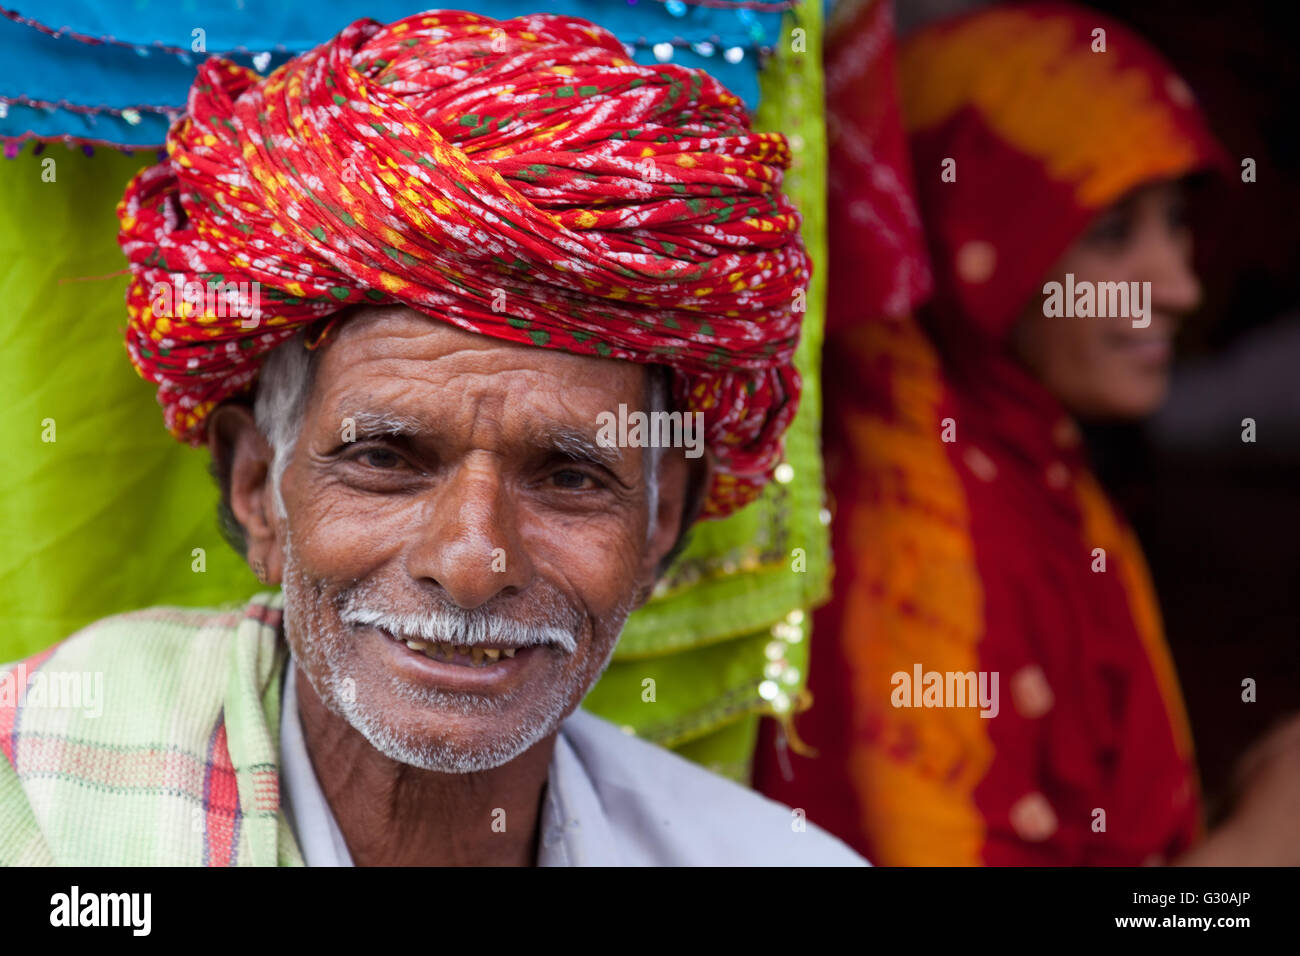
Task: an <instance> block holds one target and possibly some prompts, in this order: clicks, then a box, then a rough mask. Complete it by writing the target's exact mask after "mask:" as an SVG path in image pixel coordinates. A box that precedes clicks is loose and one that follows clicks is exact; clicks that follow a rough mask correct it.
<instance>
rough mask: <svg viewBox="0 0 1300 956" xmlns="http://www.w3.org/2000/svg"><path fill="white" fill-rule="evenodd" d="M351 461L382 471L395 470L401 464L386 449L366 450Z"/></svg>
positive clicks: (396, 457)
mask: <svg viewBox="0 0 1300 956" xmlns="http://www.w3.org/2000/svg"><path fill="white" fill-rule="evenodd" d="M353 460H354V461H358V462H360V463H361V464H363V465H367V466H369V467H371V468H381V469H384V470H390V469H393V468H397V467H398V466H400V465H401V464H402V459H401V458H400V457H399V456H398V455H397V454H396V453H395V452H392V451H389V450H388V449H387V448H368V449H366V450H365V451H363V452H360V453H359V454H358V455H357V456H356V457H355V458H354V459H353Z"/></svg>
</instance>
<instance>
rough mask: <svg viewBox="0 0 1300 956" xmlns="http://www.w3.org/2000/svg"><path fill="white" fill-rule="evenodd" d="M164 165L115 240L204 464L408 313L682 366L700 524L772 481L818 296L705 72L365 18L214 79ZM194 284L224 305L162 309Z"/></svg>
mask: <svg viewBox="0 0 1300 956" xmlns="http://www.w3.org/2000/svg"><path fill="white" fill-rule="evenodd" d="M167 153H168V159H167V161H165V162H163V163H160V164H158V165H156V166H151V167H149V168H148V169H145V170H143V171H142V172H141V173H140V174H139V175H138V176H136V177H135V179H134V180H132V182H131V183H130V185H129V186H128V187H127V190H126V195H125V196H124V197H123V199H122V202H121V203H120V204H119V207H118V218H119V219H120V221H121V227H122V231H121V237H120V241H121V244H122V248H123V250H124V252H125V253H126V256H127V258H128V260H129V262H130V269H131V276H132V278H131V283H130V286H129V288H128V290H127V310H128V312H129V315H130V322H129V326H128V330H127V350H128V352H129V353H130V356H131V360H132V362H133V364H134V365H135V367H136V369H137V370H138V371H139V373H140V375H141V376H142V377H144V378H146V379H148V380H149V381H151V382H155V383H157V385H158V400H159V402H160V404H161V405H162V406H163V409H164V417H165V419H166V423H167V427H168V429H169V430H170V431H171V432H172V433H173V434H174V435H175V436H176V437H178V438H181V439H184V440H187V441H189V442H191V443H192V444H195V445H197V444H199V443H200V442H201V441H202V440H203V437H204V423H205V421H206V418H207V415H208V414H209V413H210V412H211V411H212V409H213V408H215V407H216V405H217V404H218V403H220V402H222V401H223V400H225V399H228V398H231V397H233V396H235V395H238V394H240V393H244V392H247V391H248V390H250V389H251V388H252V387H253V384H254V382H255V379H256V376H257V373H258V369H259V368H260V366H261V363H262V361H263V360H264V359H265V357H266V354H267V353H268V352H269V351H270V350H271V349H273V348H275V346H277V345H279V344H280V343H281V342H284V341H285V340H286V339H288V338H290V337H291V336H292V335H293V334H294V333H295V332H296V331H298V330H299V329H301V328H304V327H307V326H312V329H311V330H310V332H309V334H308V340H309V344H310V345H312V346H314V345H315V344H318V343H319V342H320V341H321V339H322V338H323V337H324V335H325V334H327V333H328V331H329V327H330V325H331V324H332V323H331V322H330V321H329V319H328V317H329V316H330V315H332V314H334V313H337V312H339V311H340V310H341V309H344V308H347V307H349V306H353V305H363V304H378V305H382V304H403V305H407V306H410V307H412V308H415V309H418V310H419V311H421V312H424V313H427V314H428V315H430V316H433V317H434V318H437V319H440V320H442V321H446V322H449V323H451V324H453V325H456V326H458V327H460V328H463V329H467V330H469V331H473V332H479V333H482V334H484V335H489V336H493V337H496V338H500V339H504V340H507V341H510V342H519V343H524V344H532V345H537V346H543V347H546V348H556V349H562V350H564V351H568V352H575V353H579V354H584V355H596V356H602V357H607V358H615V359H623V360H627V361H633V362H641V363H658V364H664V365H668V366H670V367H672V368H673V369H675V370H676V371H677V372H678V373H679V374H678V375H677V376H676V382H677V385H676V388H677V395H676V398H677V401H678V403H679V405H680V407H682V408H683V410H685V411H691V412H694V411H699V412H702V413H703V414H704V424H705V436H706V442H707V444H708V447H709V449H710V451H711V453H712V455H713V457H714V461H715V464H716V472H715V475H716V477H715V480H714V483H713V486H712V487H711V489H710V492H709V496H708V500H707V502H706V506H705V514H706V515H710V516H715V517H716V516H721V515H724V514H727V513H729V512H730V511H732V510H733V509H734V508H736V507H739V506H740V505H742V504H745V503H746V502H748V501H750V500H751V499H753V498H754V497H755V496H756V494H757V492H758V489H759V488H761V486H762V485H763V483H764V482H765V481H766V480H767V479H768V478H769V477H770V475H771V473H772V470H773V469H774V467H775V466H776V464H777V463H778V462H779V460H780V456H781V436H782V434H783V433H784V431H785V429H786V427H787V426H788V425H789V423H790V420H791V419H792V418H793V417H794V412H795V407H796V405H797V403H798V396H799V376H798V374H797V372H796V371H795V369H794V366H793V364H792V357H793V353H794V349H795V345H796V344H797V341H798V335H799V325H800V318H801V313H802V309H803V290H804V288H805V286H806V283H807V281H808V275H809V262H808V259H807V256H806V254H805V252H804V249H803V246H802V243H801V242H800V239H799V223H800V220H799V215H798V213H797V212H796V211H795V209H794V207H793V206H792V204H791V203H790V201H789V200H788V199H787V198H786V197H785V196H784V195H783V194H782V193H781V191H780V186H781V180H782V170H783V169H785V168H786V167H788V166H789V162H790V153H789V148H788V146H787V145H786V142H785V139H784V137H782V136H781V135H779V134H776V133H754V132H752V131H751V130H750V127H749V119H748V116H747V114H746V113H745V110H744V106H743V104H742V103H741V102H740V100H739V99H738V98H737V97H735V96H734V95H732V94H731V93H730V92H728V91H727V90H726V89H725V88H724V87H723V86H722V85H721V84H719V83H718V82H717V81H716V80H715V79H713V78H712V77H711V76H709V75H708V74H707V73H704V72H701V71H697V70H691V69H686V68H684V67H680V66H674V65H661V66H653V67H650V66H640V65H638V64H636V63H634V62H632V61H631V60H630V59H629V58H628V57H627V55H626V52H625V50H624V48H623V46H622V44H621V43H620V42H619V41H618V40H617V39H616V38H615V37H614V36H613V35H612V34H610V33H608V32H607V31H605V30H603V29H601V28H599V27H596V26H594V25H592V24H591V23H588V22H587V21H585V20H580V19H577V18H573V17H561V16H552V15H545V14H539V15H536V16H529V17H520V18H517V19H514V20H504V21H496V20H492V19H489V18H487V17H483V16H478V15H476V14H472V13H459V12H450V11H435V12H431V13H426V14H420V15H418V16H413V17H408V18H406V19H404V20H399V21H397V22H396V23H392V24H389V25H388V26H384V25H382V24H379V23H377V22H375V21H373V20H358V21H357V22H356V23H353V24H352V25H351V26H349V27H348V28H347V29H345V30H344V31H343V32H342V33H340V34H339V35H338V37H336V38H335V39H334V40H332V41H330V42H328V43H325V44H323V45H322V46H320V47H317V48H316V49H315V50H312V51H310V52H308V53H305V54H303V55H301V56H298V57H296V58H294V59H293V60H291V61H290V62H288V63H286V64H285V65H284V66H282V67H280V68H279V69H277V70H276V71H275V72H274V73H272V74H271V75H270V76H268V77H265V78H263V77H261V76H259V75H258V74H256V73H254V72H252V71H251V70H248V69H245V68H243V67H240V66H238V65H236V64H233V63H231V62H228V61H225V60H222V59H219V58H214V59H211V60H209V61H208V62H206V63H205V64H204V65H203V66H202V67H200V68H199V71H198V77H197V79H196V80H195V83H194V86H193V88H192V89H191V90H190V96H189V103H188V108H187V111H186V115H185V116H184V117H183V118H181V119H180V120H179V121H178V122H177V123H176V124H175V125H174V126H173V127H172V129H171V131H170V132H169V134H168V137H167ZM196 282H198V283H203V285H204V288H214V289H216V290H218V292H219V293H220V294H221V295H222V296H224V298H223V299H221V301H219V302H218V307H217V308H215V309H214V308H212V307H211V305H212V303H211V302H210V301H209V302H208V304H207V307H205V306H204V305H203V303H200V302H197V301H195V302H193V303H186V302H173V297H172V295H171V290H173V289H174V290H177V291H180V290H182V289H184V288H185V283H196ZM253 282H257V283H259V286H258V287H254V286H252V283H253ZM190 288H195V286H193V285H191V286H190ZM254 288H257V289H258V291H259V292H260V296H259V297H256V298H257V300H256V301H250V299H252V298H253V297H252V296H251V295H250V293H251V291H252V290H253V289H254ZM168 303H171V304H172V305H173V307H172V308H156V306H160V305H162V306H166V305H167V304H168ZM159 312H166V313H169V314H165V315H164V314H158V313H159ZM223 313H224V315H223ZM246 316H251V317H246ZM322 319H325V321H324V322H320V323H319V324H316V323H318V320H322ZM246 325H247V326H250V327H249V328H246V327H245V326H246Z"/></svg>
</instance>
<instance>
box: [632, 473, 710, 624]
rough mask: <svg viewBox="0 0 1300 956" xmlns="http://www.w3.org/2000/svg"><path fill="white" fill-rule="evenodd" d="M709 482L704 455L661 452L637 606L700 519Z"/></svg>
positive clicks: (648, 594)
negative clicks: (656, 496) (656, 500)
mask: <svg viewBox="0 0 1300 956" xmlns="http://www.w3.org/2000/svg"><path fill="white" fill-rule="evenodd" d="M712 482H713V458H712V456H711V455H709V454H708V453H707V452H706V453H705V454H704V455H702V456H700V457H699V458H687V457H686V455H685V453H684V452H683V450H682V449H680V448H665V449H664V451H663V454H662V456H661V457H660V459H659V503H658V514H657V515H656V516H655V522H654V526H653V527H652V528H651V529H650V537H649V539H648V540H647V541H646V560H645V565H644V567H643V572H644V574H645V580H646V581H647V582H648V583H647V584H646V586H645V587H644V588H643V589H642V592H641V594H640V596H639V598H638V600H637V607H640V606H641V605H642V604H644V603H645V602H646V600H648V599H649V597H650V593H651V591H652V590H653V588H654V583H655V581H657V580H658V579H659V575H660V573H661V572H662V571H663V568H664V565H665V563H666V559H671V558H673V557H675V556H676V554H677V552H678V551H679V550H680V549H681V547H682V546H683V545H684V543H685V541H684V538H685V535H686V532H687V531H688V530H689V529H690V527H691V525H693V524H694V523H695V519H696V518H698V517H699V516H700V511H701V510H702V509H703V507H704V497H705V495H706V494H707V493H708V489H709V486H710V485H711V484H712Z"/></svg>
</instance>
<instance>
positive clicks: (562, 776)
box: [280, 660, 866, 866]
mask: <svg viewBox="0 0 1300 956" xmlns="http://www.w3.org/2000/svg"><path fill="white" fill-rule="evenodd" d="M288 671H289V673H288V675H287V676H286V678H285V681H284V694H283V712H282V717H281V722H280V766H281V773H280V795H281V801H282V806H283V807H284V811H285V814H286V815H287V817H288V820H289V825H290V828H291V829H292V830H293V832H294V835H295V836H296V837H297V839H298V846H299V849H300V850H301V851H302V856H303V859H304V860H305V861H306V863H307V865H308V866H352V865H353V864H352V857H351V855H350V854H349V853H348V847H347V842H346V841H345V840H344V839H343V833H342V831H340V830H339V826H338V823H337V822H336V821H335V819H334V814H333V812H332V811H331V810H330V806H329V803H328V802H327V801H326V799H325V795H324V794H323V793H322V792H321V789H320V783H319V782H318V781H317V779H316V772H315V770H313V768H312V764H311V758H310V756H309V755H308V753H307V744H306V741H305V740H304V738H303V733H302V724H301V722H300V720H299V717H298V695H297V692H296V689H295V686H294V684H295V681H294V675H295V672H296V671H297V666H296V665H295V663H294V662H293V661H292V660H291V661H290V662H289V665H288ZM539 826H540V827H541V840H540V841H539V845H538V852H537V865H538V866H862V865H864V864H865V863H866V861H865V860H863V859H862V858H861V857H860V856H858V855H857V854H856V853H854V852H853V851H852V850H851V849H849V847H847V846H846V845H844V844H843V843H841V842H840V841H839V840H837V839H836V838H835V837H833V836H831V835H830V834H828V833H826V832H825V831H824V830H821V829H820V828H818V827H816V826H814V825H813V824H811V823H806V822H804V821H803V819H802V814H798V813H796V812H795V811H792V810H790V809H789V808H788V807H785V806H782V805H781V804H779V803H776V802H774V801H772V800H768V799H767V798H766V797H763V796H761V795H759V794H757V793H755V792H753V791H752V790H748V789H746V788H745V787H742V786H740V785H739V784H736V783H733V782H732V781H730V780H727V779H725V778H723V777H719V776H717V775H716V774H713V773H710V772H709V771H708V770H705V769H704V768H703V767H700V766H698V765H697V764H694V763H692V762H690V761H689V760H687V759H685V758H684V757H679V756H678V755H677V754H675V753H673V752H672V751H669V750H665V749H664V748H662V747H658V746H656V745H654V744H651V743H647V742H646V741H644V740H640V739H638V738H636V737H633V736H630V735H628V734H625V733H623V732H622V731H621V730H619V729H618V728H617V727H615V726H614V725H613V724H611V723H609V722H608V721H605V720H602V719H600V718H599V717H596V716H594V715H593V714H589V713H586V712H585V711H583V710H577V711H574V713H573V714H572V715H571V716H570V717H569V718H568V719H567V720H566V721H565V722H564V723H563V724H561V726H560V732H559V733H558V734H556V737H555V750H554V752H553V753H552V755H551V767H550V774H549V776H548V778H547V786H546V794H545V798H544V800H543V803H542V815H541V820H540V821H539Z"/></svg>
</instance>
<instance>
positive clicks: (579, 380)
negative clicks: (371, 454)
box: [307, 307, 650, 433]
mask: <svg viewBox="0 0 1300 956" xmlns="http://www.w3.org/2000/svg"><path fill="white" fill-rule="evenodd" d="M313 378H314V381H313V387H312V390H311V399H310V401H309V407H308V409H307V412H308V417H309V419H314V420H315V421H316V422H317V423H318V424H322V425H324V427H327V428H328V427H331V425H330V423H331V422H334V423H337V422H338V421H339V420H341V419H343V418H351V419H352V420H353V421H354V422H355V423H356V424H358V425H360V424H362V423H363V422H364V423H367V424H369V425H371V426H374V427H376V428H378V427H381V426H383V424H384V419H389V420H390V421H389V424H390V425H392V426H397V425H399V424H400V425H401V426H402V429H401V430H402V431H407V430H410V429H412V428H414V427H415V426H416V425H417V424H418V425H423V426H426V427H428V426H432V427H437V428H439V429H442V430H453V429H462V430H469V429H477V430H479V431H482V430H483V429H487V428H491V427H494V426H504V425H511V426H512V427H513V428H514V429H515V430H520V429H528V428H535V429H541V428H548V429H556V428H560V427H568V428H573V429H579V430H583V431H592V432H594V430H595V428H596V422H597V416H598V415H599V414H600V413H602V412H607V411H615V412H616V411H617V409H618V407H619V406H620V405H625V406H627V407H629V408H644V407H646V406H647V402H648V399H649V388H650V375H649V374H648V371H647V367H646V366H644V365H639V364H637V363H633V362H624V361H618V360H614V359H604V358H599V357H595V356H586V355H574V354H571V353H567V352H562V351H559V350H555V349H547V348H541V347H538V346H529V345H520V344H516V343H512V342H505V341H502V340H500V339H496V338H492V337H490V336H486V335H481V334H478V333H473V332H467V331H465V330H463V329H459V328H456V327H455V326H452V325H449V324H448V323H446V322H442V321H439V320H437V319H434V318H431V317H429V316H426V315H423V314H422V313H419V312H416V311H414V310H412V309H408V308H405V307H392V308H382V309H381V308H375V309H365V310H360V311H359V312H357V313H356V314H354V315H353V316H351V317H349V319H348V320H347V321H346V322H344V323H342V324H341V326H340V328H339V329H338V330H337V332H336V333H335V335H334V336H333V337H332V340H330V341H328V342H327V343H326V345H325V346H323V347H322V349H321V353H320V354H319V355H318V356H317V360H316V370H315V374H314V376H313ZM395 432H396V429H395V428H393V429H390V433H395Z"/></svg>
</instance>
